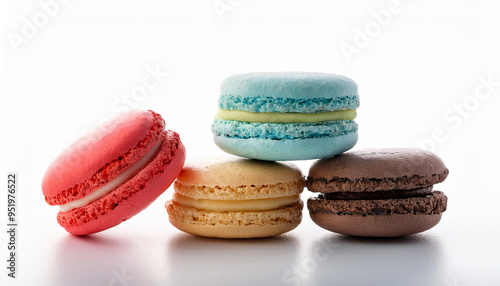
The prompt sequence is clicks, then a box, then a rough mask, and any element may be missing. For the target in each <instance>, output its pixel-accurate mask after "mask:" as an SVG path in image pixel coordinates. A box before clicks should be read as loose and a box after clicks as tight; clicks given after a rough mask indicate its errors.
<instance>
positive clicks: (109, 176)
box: [42, 111, 165, 205]
mask: <svg viewBox="0 0 500 286" xmlns="http://www.w3.org/2000/svg"><path fill="white" fill-rule="evenodd" d="M149 112H151V113H152V114H153V116H154V119H153V124H152V126H151V129H150V130H149V132H148V133H147V135H146V137H145V138H143V139H142V140H140V141H139V142H138V143H137V144H136V145H134V146H131V148H130V149H129V150H128V151H127V152H126V153H124V154H121V155H119V156H117V157H116V159H114V160H112V161H110V162H108V163H107V164H106V165H105V166H103V167H102V168H101V169H99V170H98V171H97V172H96V173H95V174H93V175H92V176H91V177H90V178H88V179H86V180H85V181H83V182H81V183H79V184H76V185H74V186H72V187H70V188H68V189H65V190H60V192H59V193H58V194H57V195H47V194H46V193H54V191H53V190H50V191H46V190H45V188H44V194H46V195H45V201H46V202H47V203H48V204H50V205H63V204H66V203H68V202H71V201H74V200H77V199H81V198H83V197H85V196H87V195H88V194H91V193H92V192H93V191H95V190H96V189H98V188H100V187H102V186H103V185H104V184H106V183H107V182H109V181H111V180H113V179H114V178H115V177H116V176H118V175H119V174H120V173H122V172H123V171H124V170H125V169H126V168H128V167H129V166H131V165H133V164H134V163H136V162H137V161H138V160H140V158H142V157H143V156H144V155H145V154H146V153H147V152H149V151H150V150H151V148H153V146H154V145H155V144H156V143H157V142H158V141H159V140H161V137H162V134H163V131H164V129H165V121H164V120H163V118H162V117H161V116H160V115H159V114H157V113H155V112H153V111H149ZM78 152H84V150H83V151H82V150H78ZM82 155H84V156H93V154H82ZM74 164H78V162H77V161H76V162H74ZM56 171H57V170H56ZM51 179H52V178H51V177H47V178H44V181H48V180H51ZM42 185H44V184H42Z"/></svg>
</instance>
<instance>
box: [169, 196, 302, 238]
mask: <svg viewBox="0 0 500 286" xmlns="http://www.w3.org/2000/svg"><path fill="white" fill-rule="evenodd" d="M165 207H166V208H167V212H168V214H169V220H170V222H171V223H172V225H174V226H175V227H176V228H178V229H179V230H182V231H184V232H187V233H191V234H194V235H199V236H205V237H218V238H256V237H269V236H274V235H280V234H283V233H285V232H288V231H291V230H293V229H294V228H296V227H297V226H298V225H299V224H300V222H301V220H302V208H303V203H302V201H299V202H298V203H296V204H294V205H291V206H288V207H285V208H280V209H276V210H270V211H261V212H211V211H204V210H198V209H194V208H190V207H185V206H181V205H179V204H177V203H175V202H173V201H168V202H167V203H166V205H165Z"/></svg>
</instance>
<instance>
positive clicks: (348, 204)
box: [307, 191, 448, 215]
mask: <svg viewBox="0 0 500 286" xmlns="http://www.w3.org/2000/svg"><path fill="white" fill-rule="evenodd" d="M447 201H448V199H447V197H446V196H445V195H444V194H443V193H442V192H439V191H435V192H432V194H431V195H429V196H427V197H414V198H406V199H391V200H326V199H322V198H309V200H308V201H307V207H308V209H309V211H310V213H311V214H314V213H325V214H332V215H391V214H411V215H416V214H426V215H434V214H441V213H442V212H444V211H445V210H446V205H447Z"/></svg>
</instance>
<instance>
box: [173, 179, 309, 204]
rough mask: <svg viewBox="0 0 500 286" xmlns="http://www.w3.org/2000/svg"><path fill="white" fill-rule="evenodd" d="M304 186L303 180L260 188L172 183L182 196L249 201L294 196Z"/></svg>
mask: <svg viewBox="0 0 500 286" xmlns="http://www.w3.org/2000/svg"><path fill="white" fill-rule="evenodd" d="M304 186H305V180H304V179H303V178H300V179H299V180H295V181H291V182H286V183H277V184H272V185H262V186H256V185H247V186H236V187H232V186H221V187H207V186H194V185H184V184H182V183H180V182H179V181H175V183H174V189H175V191H176V192H177V193H179V194H181V195H183V196H186V197H190V198H193V199H211V200H250V199H263V198H277V197H287V196H294V195H298V194H300V193H302V191H303V190H304Z"/></svg>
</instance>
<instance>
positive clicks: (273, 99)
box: [212, 72, 359, 161]
mask: <svg viewBox="0 0 500 286" xmlns="http://www.w3.org/2000/svg"><path fill="white" fill-rule="evenodd" d="M218 107H219V109H218V112H217V115H216V117H215V119H214V122H213V124H212V132H213V134H214V141H215V143H216V144H217V145H218V146H219V147H220V148H221V149H222V150H224V151H226V152H228V153H231V154H234V155H238V156H242V157H247V158H253V159H259V160H268V161H287V160H308V159H317V158H326V157H330V156H333V155H337V154H340V153H342V152H344V151H347V150H349V149H351V148H352V147H353V146H354V145H355V144H356V142H357V140H358V132H357V131H358V125H357V124H356V122H354V121H353V119H354V118H355V117H356V109H357V108H358V107H359V95H358V88H357V85H356V83H355V82H354V81H352V80H351V79H349V78H347V77H344V76H340V75H334V74H327V73H310V72H277V73H269V72H260V73H245V74H237V75H233V76H230V77H229V78H227V79H226V80H224V82H223V83H222V85H221V94H220V98H219V102H218Z"/></svg>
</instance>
